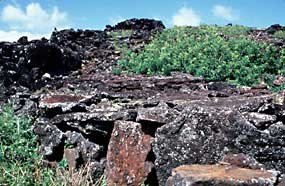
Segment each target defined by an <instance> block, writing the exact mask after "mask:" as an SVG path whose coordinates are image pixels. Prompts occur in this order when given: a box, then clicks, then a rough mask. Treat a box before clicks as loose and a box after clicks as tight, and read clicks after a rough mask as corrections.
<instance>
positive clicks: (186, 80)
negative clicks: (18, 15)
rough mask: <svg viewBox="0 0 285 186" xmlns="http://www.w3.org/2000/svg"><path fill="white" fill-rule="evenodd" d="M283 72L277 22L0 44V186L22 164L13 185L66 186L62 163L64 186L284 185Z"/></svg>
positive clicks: (156, 27) (123, 27) (74, 34)
mask: <svg viewBox="0 0 285 186" xmlns="http://www.w3.org/2000/svg"><path fill="white" fill-rule="evenodd" d="M284 73H285V27H282V26H280V25H272V26H271V27H269V28H267V29H255V28H249V27H244V26H239V25H231V24H229V25H227V26H215V25H201V26H198V27H174V28H165V26H164V25H163V23H162V22H161V21H156V20H150V19H130V20H126V21H123V22H120V23H118V24H117V25H115V26H110V25H107V26H106V28H105V30H103V31H99V30H73V29H71V30H61V31H54V32H53V34H52V35H51V38H50V39H42V40H33V41H29V40H28V38H27V37H22V38H20V39H19V40H18V41H17V42H14V43H9V42H0V84H1V86H0V105H1V106H4V107H3V109H2V115H1V116H0V139H1V140H2V139H8V140H5V141H3V142H1V143H0V145H1V149H4V150H1V151H0V160H1V161H2V162H3V164H2V165H1V166H2V167H3V168H2V169H0V175H3V176H2V177H1V176H0V185H1V184H4V185H12V183H13V180H15V179H14V177H16V175H18V174H15V169H14V168H15V167H14V165H25V164H28V165H29V168H28V169H29V170H30V171H31V172H28V171H27V174H23V177H25V178H24V179H23V180H24V181H23V180H22V179H20V178H19V182H17V183H14V184H15V185H17V184H27V185H37V184H39V182H43V181H44V182H45V183H46V184H47V185H51V184H52V183H53V184H54V185H60V184H55V181H54V180H56V179H54V177H56V175H57V176H58V172H57V173H55V172H56V171H58V167H60V168H61V169H60V170H61V171H63V170H64V171H63V172H69V173H71V172H72V173H75V174H72V175H71V176H66V175H65V174H64V173H62V174H61V176H58V177H59V178H57V179H59V180H61V181H59V183H62V182H63V181H62V180H65V179H64V178H66V177H68V178H70V177H72V178H71V180H69V183H68V184H69V185H72V184H75V185H76V180H77V181H79V179H78V175H79V177H80V176H81V178H82V177H83V178H84V179H83V178H82V179H83V180H84V181H83V182H85V184H87V182H88V183H90V185H96V184H97V185H100V184H101V185H104V184H106V182H107V183H108V184H107V185H135V186H136V185H143V184H145V185H165V184H167V185H169V186H170V185H195V184H202V185H207V184H208V185H221V184H224V185H241V184H243V185H250V186H251V185H278V184H279V182H281V179H282V175H284V174H285V159H284V157H285V136H284V134H285V123H284V119H285V118H284V113H285V106H284V105H285V95H284V90H283V89H284V86H285V74H284ZM7 103H9V105H10V107H11V108H9V107H7V106H6V107H5V105H7ZM23 116H28V117H29V118H30V120H29V122H28V121H27V120H25V119H22V117H23ZM22 121H23V122H22ZM29 125H31V126H29ZM20 126H21V127H20ZM9 127H10V128H9ZM20 129H21V130H23V131H25V132H24V133H20V132H19V131H20ZM30 129H32V130H30ZM10 133H11V134H10ZM12 134H15V135H16V134H17V135H16V136H14V135H12ZM36 138H37V140H36ZM17 139H19V141H20V139H23V140H24V141H23V143H22V142H21V143H19V144H18V143H15V142H14V141H17ZM29 139H31V140H30V141H29ZM25 140H26V141H25ZM37 141H38V144H37ZM37 145H38V146H39V153H37V150H36V149H37ZM20 146H26V147H27V149H30V150H27V153H23V154H22V155H19V156H18V155H17V154H15V153H19V154H20V152H21V151H23V149H21V148H18V147H20ZM4 147H5V148H4ZM41 156H42V157H41ZM31 159H34V160H33V161H31ZM35 162H36V163H35ZM11 167H12V168H11ZM19 167H21V166H19ZM44 167H49V169H47V171H42V172H41V170H45V168H44ZM23 169H25V167H23ZM82 169H84V171H85V172H84V171H83V173H82V172H81V171H82ZM36 170H37V174H36V173H35V172H36ZM86 170H88V171H87V172H86ZM228 170H230V171H228ZM213 172H218V173H217V175H213V174H211V173H213ZM13 174H14V176H13ZM11 175H12V176H11ZM45 175H46V176H45ZM47 175H48V176H47ZM86 175H87V176H86ZM84 176H85V177H84ZM26 177H29V179H26ZM45 177H48V178H50V177H51V178H52V179H51V180H47V179H45V180H43V179H42V178H45ZM62 177H63V178H62ZM53 179H54V180H53ZM52 180H53V181H52ZM67 182H68V181H67ZM99 182H100V183H99ZM78 184H79V182H78Z"/></svg>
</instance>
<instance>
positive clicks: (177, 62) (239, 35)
mask: <svg viewBox="0 0 285 186" xmlns="http://www.w3.org/2000/svg"><path fill="white" fill-rule="evenodd" d="M248 31H249V29H248V28H246V27H241V26H232V27H230V26H227V27H218V26H207V25H202V26H199V27H174V28H171V29H167V30H165V31H163V32H162V33H161V34H159V35H158V36H157V37H156V38H155V39H154V40H153V41H152V42H151V43H150V44H148V45H146V46H145V49H144V51H143V52H141V53H138V54H137V53H133V52H129V53H125V55H124V56H123V57H122V59H121V60H119V61H118V64H119V68H120V71H123V72H124V71H127V72H132V73H142V74H147V75H155V74H163V75H169V74H170V73H171V72H172V71H181V72H186V73H190V74H193V75H196V76H203V77H204V78H205V79H206V80H208V81H228V82H232V83H235V84H238V85H253V84H257V83H259V82H260V81H262V80H264V79H265V77H266V76H268V75H275V74H284V72H285V66H284V64H285V52H284V50H278V49H277V48H276V47H275V46H273V45H269V44H265V43H258V42H255V41H253V40H250V39H248V38H247V37H246V35H247V33H248ZM221 32H222V33H223V34H221ZM225 35H227V36H228V37H225Z"/></svg>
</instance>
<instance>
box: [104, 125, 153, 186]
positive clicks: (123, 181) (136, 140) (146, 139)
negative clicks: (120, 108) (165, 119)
mask: <svg viewBox="0 0 285 186" xmlns="http://www.w3.org/2000/svg"><path fill="white" fill-rule="evenodd" d="M151 143H152V137H151V136H149V135H146V134H144V133H143V131H142V128H141V125H140V124H139V123H135V122H126V121H116V122H115V126H114V130H113V133H112V137H111V139H110V143H109V147H108V153H107V165H106V174H107V181H108V185H110V186H124V185H141V184H143V183H144V181H145V180H146V179H147V176H148V174H149V173H150V172H151V170H152V166H153V165H152V163H151V162H149V161H147V157H148V154H149V153H150V151H151Z"/></svg>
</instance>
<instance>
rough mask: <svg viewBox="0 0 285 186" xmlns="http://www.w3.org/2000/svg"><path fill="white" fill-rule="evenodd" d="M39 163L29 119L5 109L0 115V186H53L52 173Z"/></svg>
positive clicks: (6, 107)
mask: <svg viewBox="0 0 285 186" xmlns="http://www.w3.org/2000/svg"><path fill="white" fill-rule="evenodd" d="M40 161H41V157H40V155H39V154H38V152H37V142H36V137H35V136H34V135H33V132H32V130H31V120H30V119H29V118H26V117H17V116H15V115H14V113H13V110H12V109H11V107H9V106H5V107H4V108H3V111H2V113H1V114H0V185H9V186H13V185H55V184H52V183H54V180H55V172H54V171H53V170H51V169H45V168H43V167H41V165H40Z"/></svg>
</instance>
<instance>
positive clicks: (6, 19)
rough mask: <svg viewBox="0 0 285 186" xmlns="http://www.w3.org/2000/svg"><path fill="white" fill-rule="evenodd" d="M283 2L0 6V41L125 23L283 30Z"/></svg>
mask: <svg viewBox="0 0 285 186" xmlns="http://www.w3.org/2000/svg"><path fill="white" fill-rule="evenodd" d="M284 10H285V0H81V1H80V0H0V41H16V40H17V39H18V38H19V37H20V36H23V35H26V36H28V37H29V39H38V38H41V37H46V38H49V37H50V34H51V32H52V31H53V29H54V28H55V27H56V28H57V30H60V29H67V28H74V29H95V30H102V29H104V28H105V25H108V24H110V25H115V24H116V23H118V22H120V21H123V20H125V19H129V18H151V19H159V20H162V21H163V23H164V24H165V25H166V26H167V27H168V28H171V27H172V26H174V25H177V26H187V25H189V26H197V25H200V24H217V25H225V24H228V23H233V24H239V25H246V26H251V27H257V28H265V27H268V26H270V25H272V24H276V23H279V24H281V25H285V11H284Z"/></svg>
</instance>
